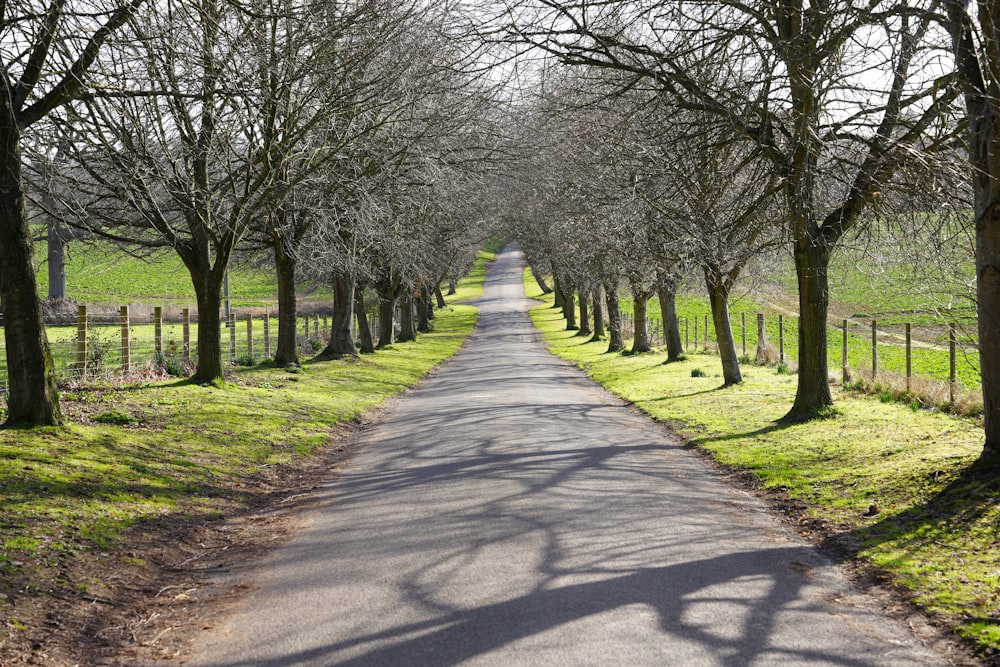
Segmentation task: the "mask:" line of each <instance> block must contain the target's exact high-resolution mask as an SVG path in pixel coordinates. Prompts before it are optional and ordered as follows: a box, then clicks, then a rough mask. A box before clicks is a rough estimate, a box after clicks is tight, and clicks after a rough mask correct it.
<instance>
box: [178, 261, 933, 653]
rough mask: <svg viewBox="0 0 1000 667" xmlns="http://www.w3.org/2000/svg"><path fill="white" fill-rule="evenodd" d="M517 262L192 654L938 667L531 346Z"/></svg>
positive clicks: (810, 559) (711, 480) (675, 451)
mask: <svg viewBox="0 0 1000 667" xmlns="http://www.w3.org/2000/svg"><path fill="white" fill-rule="evenodd" d="M522 266H523V257H522V255H521V254H520V253H519V252H518V251H516V250H511V249H507V250H505V251H504V252H502V253H501V254H500V255H499V256H498V258H497V260H496V262H495V263H494V264H493V265H492V266H491V268H490V272H489V274H488V279H487V283H486V291H485V296H484V297H483V299H482V300H481V301H480V302H479V304H478V305H479V306H480V308H481V315H480V320H479V324H478V327H477V330H476V332H475V333H474V334H473V336H472V338H471V339H470V341H469V342H468V344H467V345H466V347H465V348H464V349H463V350H462V351H461V352H460V353H459V354H458V355H457V356H456V357H455V358H454V359H453V360H452V361H450V362H449V363H447V364H446V365H445V366H443V367H441V368H440V369H438V370H437V371H436V372H435V373H433V374H432V376H431V377H430V378H429V379H428V380H427V381H426V382H425V383H424V384H423V385H421V386H420V387H419V388H418V389H417V390H416V391H414V392H413V393H412V394H410V395H408V396H407V397H406V398H404V399H402V400H401V401H400V402H399V403H398V405H397V406H395V407H394V408H393V409H392V410H391V411H390V412H389V414H388V415H387V416H386V417H385V418H384V419H383V420H382V421H381V423H380V424H378V425H377V426H376V427H374V428H372V429H370V430H369V431H367V432H365V433H364V434H362V436H360V437H362V438H363V440H364V446H363V447H362V448H361V449H360V451H359V453H358V455H357V456H356V457H355V458H354V460H353V461H352V462H351V463H350V464H349V465H347V466H346V467H345V468H344V470H343V471H342V472H341V473H339V474H338V475H337V476H336V478H335V479H334V480H332V481H331V482H330V483H329V484H328V485H326V486H324V487H323V488H322V489H321V490H320V491H319V494H318V502H317V503H316V505H315V506H314V508H313V509H310V510H309V511H308V515H307V516H306V517H305V518H304V522H303V528H302V530H301V531H300V532H299V533H297V534H296V535H295V536H294V537H293V538H292V539H291V540H290V541H289V542H288V543H287V544H286V545H284V546H282V547H281V548H279V549H277V550H276V551H275V552H274V553H273V554H271V555H270V556H269V557H267V558H266V559H265V560H264V561H263V562H262V563H261V565H260V566H259V567H258V568H257V569H256V570H255V573H254V575H253V582H252V583H253V584H254V585H255V587H256V590H255V591H254V592H253V593H252V594H250V595H249V596H248V598H247V599H246V600H245V601H244V602H243V603H242V604H241V605H240V606H239V607H238V608H237V609H236V610H235V611H234V612H233V614H232V615H231V617H230V618H228V619H225V620H220V622H219V623H218V624H217V625H216V627H215V628H214V629H211V630H207V631H206V634H205V635H204V636H202V637H200V638H199V639H198V640H197V648H198V650H197V654H196V657H195V658H194V659H193V661H192V663H191V664H195V665H199V666H201V667H223V666H227V667H230V666H235V665H259V666H265V665H267V666H277V665H282V666H286V665H334V664H336V665H456V664H476V665H527V664H536V665H554V664H562V665H584V664H587V665H626V664H627V665H796V664H798V665H806V664H808V665H845V666H847V665H849V666H852V667H853V666H861V665H882V666H885V665H900V666H902V665H940V664H942V663H943V662H944V659H943V657H942V656H940V655H936V654H934V653H932V652H930V651H929V650H927V649H925V648H924V647H922V646H921V645H920V643H919V642H918V641H917V640H916V639H915V638H914V637H913V636H912V635H910V634H909V632H908V631H907V630H905V629H904V628H903V627H902V626H901V625H899V624H898V623H896V622H895V621H893V620H891V619H889V618H887V617H885V616H883V615H882V614H881V613H879V612H878V611H875V610H876V608H877V605H875V604H874V602H873V601H872V600H871V599H869V598H868V597H866V596H865V595H863V594H861V593H858V592H857V591H856V590H854V589H853V588H852V587H851V586H850V585H849V584H848V583H847V581H846V580H845V579H844V577H843V576H842V574H841V573H840V572H839V569H838V568H837V567H836V566H834V565H832V564H830V563H829V562H828V561H827V560H825V559H824V558H823V557H822V556H821V555H820V554H819V553H818V552H817V551H815V550H814V549H813V548H812V547H811V546H809V545H808V544H807V543H806V542H804V541H802V540H800V539H798V538H797V537H795V536H794V535H792V534H791V533H790V532H789V531H788V530H786V528H784V527H783V526H782V525H781V524H780V523H779V522H778V521H776V520H775V519H774V518H773V517H772V516H771V515H770V514H769V513H768V512H767V511H766V509H765V507H764V506H763V505H762V504H761V503H760V502H759V501H757V500H756V499H754V498H753V497H752V496H750V495H749V494H747V493H745V492H743V491H741V490H738V489H734V488H732V487H730V486H728V485H727V484H726V483H725V482H724V480H722V479H721V478H720V476H719V475H718V474H717V473H715V472H713V471H711V470H710V469H709V468H708V467H707V466H706V465H705V463H704V462H703V461H702V460H700V459H699V458H698V457H697V456H695V455H694V454H692V453H691V452H689V451H687V450H686V449H685V448H683V447H682V446H680V445H678V444H677V443H676V442H673V441H672V440H671V439H670V438H668V437H667V436H666V435H665V434H664V433H663V431H662V430H661V429H660V428H659V427H657V426H656V425H654V424H652V423H650V422H649V420H648V419H646V418H645V417H642V416H641V415H638V414H636V413H635V412H634V411H633V410H631V409H629V408H628V407H627V406H624V405H622V403H621V401H619V400H617V399H615V398H613V397H612V396H610V395H609V394H607V393H606V392H604V391H603V390H601V389H599V388H598V387H596V386H595V385H594V384H593V383H591V382H590V381H589V380H588V379H586V378H585V377H584V376H583V375H582V374H581V373H579V372H578V371H577V370H576V369H574V368H572V367H570V366H569V365H567V364H565V363H564V362H562V361H559V360H557V359H556V358H555V357H553V356H552V355H550V354H549V353H548V352H547V351H546V350H545V348H544V346H543V345H542V344H541V342H540V340H539V337H538V334H537V333H536V332H535V330H534V329H533V327H532V325H531V322H530V320H529V318H528V316H527V314H526V311H527V309H528V308H529V307H530V306H531V305H532V302H530V301H529V300H527V299H525V298H524V293H523V288H522V283H521V275H522V273H521V272H522Z"/></svg>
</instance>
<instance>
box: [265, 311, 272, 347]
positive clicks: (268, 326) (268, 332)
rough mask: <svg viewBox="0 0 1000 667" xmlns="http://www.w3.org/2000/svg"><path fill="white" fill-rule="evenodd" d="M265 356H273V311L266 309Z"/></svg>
mask: <svg viewBox="0 0 1000 667" xmlns="http://www.w3.org/2000/svg"><path fill="white" fill-rule="evenodd" d="M264 358H265V359H270V358H271V313H269V312H267V311H266V310H265V311H264Z"/></svg>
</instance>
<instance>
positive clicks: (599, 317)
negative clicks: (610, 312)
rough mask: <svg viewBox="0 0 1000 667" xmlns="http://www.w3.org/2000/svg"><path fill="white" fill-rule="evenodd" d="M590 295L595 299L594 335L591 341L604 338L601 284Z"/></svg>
mask: <svg viewBox="0 0 1000 667" xmlns="http://www.w3.org/2000/svg"><path fill="white" fill-rule="evenodd" d="M590 295H591V296H592V297H593V299H594V300H593V308H592V310H593V311H594V335H593V336H592V337H591V338H590V340H591V342H595V341H599V340H601V339H602V338H604V309H603V308H601V286H600V285H597V286H595V287H594V289H593V290H592V291H591V293H590Z"/></svg>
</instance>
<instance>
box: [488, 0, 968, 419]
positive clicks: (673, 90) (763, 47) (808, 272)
mask: <svg viewBox="0 0 1000 667" xmlns="http://www.w3.org/2000/svg"><path fill="white" fill-rule="evenodd" d="M507 8H508V15H509V16H513V17H515V18H514V19H512V20H511V21H510V22H509V26H510V30H511V34H512V35H513V37H514V38H516V39H519V40H522V41H524V42H526V43H528V44H530V45H532V46H533V47H537V48H540V49H543V50H545V51H546V52H548V53H552V54H555V55H556V56H557V57H559V58H560V59H562V61H563V62H566V63H569V64H573V65H579V66H586V67H598V68H610V69H615V70H618V71H621V72H624V73H626V74H628V75H631V76H632V78H633V80H638V79H642V80H646V81H649V82H651V83H652V84H654V85H656V86H657V87H659V89H660V90H662V91H663V92H664V93H665V94H666V95H669V96H671V97H672V98H673V100H674V102H675V104H676V105H677V106H678V107H680V108H682V109H689V110H692V111H698V112H701V113H707V114H712V115H714V116H716V117H717V118H718V119H719V121H720V122H724V123H726V124H728V125H730V126H731V127H732V128H733V129H734V131H736V132H738V133H740V134H741V135H742V136H743V137H745V138H746V139H747V140H748V141H750V142H752V143H753V144H755V145H756V146H757V147H758V148H759V149H760V151H761V154H762V155H763V156H764V157H765V158H766V159H767V160H768V162H769V163H770V165H771V167H772V169H773V174H774V177H775V178H777V179H780V184H781V194H782V198H783V200H784V207H785V209H786V217H785V223H786V228H787V231H788V235H789V238H790V239H791V245H792V251H793V256H794V260H795V266H796V275H797V279H798V291H799V312H800V327H799V354H800V358H799V364H800V365H799V374H798V386H797V391H796V396H795V401H794V403H793V405H792V407H791V410H790V411H789V413H788V414H787V415H786V417H785V419H786V420H789V421H795V420H801V419H807V418H810V417H812V416H814V415H815V414H817V412H819V411H822V409H823V408H825V407H826V406H829V405H831V404H832V402H833V400H832V397H831V394H830V389H829V377H828V364H827V352H826V327H827V322H826V318H827V310H828V299H829V295H828V280H827V270H828V266H829V261H830V256H831V253H832V252H833V251H834V250H835V249H836V247H837V245H838V244H839V243H840V242H841V240H842V239H843V238H844V237H845V235H847V234H848V233H849V232H851V231H852V230H854V229H855V228H856V227H857V226H858V225H860V224H863V222H864V220H863V218H862V217H861V213H862V211H863V210H864V209H865V208H866V207H867V206H868V205H869V204H870V203H871V202H872V201H873V200H874V199H875V198H876V197H877V196H878V193H879V192H880V191H881V189H882V188H883V187H884V185H885V184H886V183H887V182H888V181H889V180H890V178H891V177H892V175H893V173H894V172H895V171H896V170H897V169H898V168H899V166H900V164H901V163H903V162H904V161H906V160H907V159H913V158H914V156H915V155H916V154H918V153H919V154H925V153H923V151H924V149H927V148H930V147H933V145H934V144H935V143H936V142H938V141H940V140H943V139H944V138H946V137H945V136H935V135H934V131H936V130H937V129H944V130H946V133H945V134H950V128H948V127H947V124H946V123H937V121H938V120H939V119H940V118H942V116H943V115H944V114H945V113H946V112H947V111H948V108H949V105H950V104H951V102H952V101H953V100H954V98H955V95H956V90H955V88H954V86H951V85H948V83H949V79H948V77H947V76H944V75H941V70H940V68H939V67H936V66H935V65H934V63H935V60H934V58H935V57H936V56H938V55H940V53H941V49H942V47H943V45H942V44H940V43H938V42H937V40H938V38H939V35H938V34H937V33H936V32H935V31H934V30H932V29H931V28H932V18H931V16H930V14H920V13H919V12H918V10H919V9H921V7H919V6H911V5H900V4H898V3H869V4H864V5H862V4H859V3H854V2H852V1H850V0H837V1H835V2H829V3H822V4H818V5H817V4H814V3H802V2H799V1H798V0H769V1H767V2H763V3H756V4H746V3H742V2H737V1H729V0H716V1H715V2H711V3H701V2H687V1H686V0H681V1H680V2H676V1H671V2H666V1H662V0H650V1H641V2H634V3H628V4H622V3H575V2H574V3H568V2H567V3H563V2H556V1H548V0H539V1H538V2H531V1H529V0H525V1H523V2H516V3H508V5H507ZM546 26H552V28H548V27H546ZM708 69H712V70H715V72H716V74H717V75H716V76H711V77H709V76H705V74H706V70H708ZM719 84H722V85H719Z"/></svg>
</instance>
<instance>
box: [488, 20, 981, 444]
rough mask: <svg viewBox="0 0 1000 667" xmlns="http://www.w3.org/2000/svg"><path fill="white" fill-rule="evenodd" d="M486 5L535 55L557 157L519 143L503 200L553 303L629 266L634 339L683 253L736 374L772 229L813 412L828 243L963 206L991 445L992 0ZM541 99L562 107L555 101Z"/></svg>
mask: <svg viewBox="0 0 1000 667" xmlns="http://www.w3.org/2000/svg"><path fill="white" fill-rule="evenodd" d="M494 20H495V22H496V26H497V27H496V33H495V34H498V35H501V37H500V38H499V39H500V40H502V41H505V42H506V44H508V45H509V47H510V48H511V49H512V50H518V49H520V53H522V54H525V55H527V54H535V55H537V56H538V58H539V59H540V60H543V61H544V62H545V63H546V64H545V65H544V66H540V67H539V68H538V73H537V78H538V80H539V81H540V82H542V83H541V84H540V85H539V86H537V92H536V97H535V100H534V102H533V103H531V104H530V105H529V106H530V108H531V109H532V111H533V113H534V114H535V117H533V122H534V124H535V127H536V128H537V129H536V132H537V133H538V136H539V137H544V143H543V144H542V145H544V146H546V147H549V146H550V147H551V154H550V157H549V158H548V159H549V160H551V162H549V165H550V168H548V169H543V168H540V167H539V165H538V164H537V162H538V161H539V160H545V159H546V158H545V157H544V155H543V154H542V152H540V151H535V152H534V154H533V155H529V156H526V158H525V164H526V166H525V167H524V168H523V170H522V174H523V177H522V178H521V179H517V178H513V179H512V180H514V181H516V182H517V181H519V182H520V184H521V187H523V188H524V191H525V192H524V193H523V194H521V195H518V196H515V197H514V198H513V199H515V200H516V201H518V202H520V203H521V204H522V205H525V204H526V203H527V202H529V201H531V202H532V204H529V205H528V206H530V207H532V208H533V209H534V215H532V212H530V211H529V212H527V213H525V214H517V215H513V216H511V217H512V219H513V220H514V222H515V226H517V227H519V228H520V236H519V237H518V238H521V239H522V243H523V245H524V247H525V250H526V252H528V254H529V262H530V263H531V264H532V265H535V266H539V267H540V268H542V270H547V271H550V272H551V273H552V274H553V275H554V276H555V281H554V282H555V285H554V288H555V289H556V291H557V300H558V301H559V302H560V303H561V304H566V307H572V301H571V300H572V299H573V298H574V297H573V295H567V294H565V293H560V288H562V291H563V292H566V291H567V290H568V291H573V290H577V291H579V289H580V287H581V286H583V287H584V289H589V285H592V284H597V283H602V282H611V283H613V284H614V285H615V286H619V285H620V286H627V287H628V289H630V290H631V292H632V296H633V300H634V303H635V311H636V321H637V322H636V340H635V341H634V342H633V350H635V351H642V350H643V349H644V348H643V341H642V340H641V333H640V332H641V331H642V330H643V322H642V317H643V315H642V311H643V307H642V304H643V303H644V302H645V301H646V300H647V299H649V298H651V297H652V296H653V295H654V294H657V293H658V292H659V293H663V294H664V296H666V297H668V298H667V299H665V300H664V303H665V305H669V304H668V301H669V294H670V290H671V289H672V288H673V286H674V285H675V284H676V281H677V279H678V277H680V276H685V275H687V276H690V274H691V273H693V272H697V273H698V274H700V276H701V280H702V281H703V285H704V287H705V290H706V295H707V296H708V298H709V301H710V303H711V305H712V313H713V320H714V323H715V327H716V330H717V332H718V335H719V341H720V358H721V362H722V366H723V369H722V370H723V378H724V382H725V384H727V385H728V384H733V383H736V382H739V381H740V377H741V376H740V372H739V366H738V359H737V357H736V354H735V350H734V346H733V345H732V335H731V332H730V325H729V322H728V315H727V314H726V307H725V303H726V299H727V298H728V294H729V293H730V292H731V291H732V290H733V288H734V286H735V284H736V282H737V281H738V279H739V278H740V277H741V274H742V271H743V269H744V268H745V267H746V266H747V265H748V263H749V262H751V261H752V260H753V259H754V258H755V257H759V256H760V255H761V254H763V253H767V252H770V250H771V249H772V248H775V247H781V248H784V249H785V252H788V253H790V255H791V257H792V258H793V259H794V264H795V269H796V275H797V282H798V297H799V309H798V310H799V315H800V326H799V341H798V342H799V355H800V356H799V369H798V376H797V392H796V396H795V399H794V402H793V404H792V405H791V406H790V409H789V412H788V414H787V415H786V416H785V417H784V420H785V421H789V422H794V421H798V420H803V419H809V418H812V417H814V416H816V415H818V414H822V413H823V412H824V410H825V409H826V408H827V407H828V406H830V405H832V396H831V393H830V384H829V383H830V380H829V364H828V359H827V327H828V322H827V320H828V306H829V281H828V270H829V266H830V259H831V257H832V256H833V254H834V253H836V252H837V251H838V249H839V248H840V247H841V246H842V245H843V244H844V243H846V242H851V241H853V240H854V239H856V238H857V237H858V236H862V235H865V234H867V233H869V229H870V228H871V227H872V226H873V225H879V224H895V225H900V224H904V223H901V222H900V221H901V220H905V219H910V220H917V219H918V218H920V217H921V216H923V218H924V222H923V223H920V224H925V225H926V224H927V222H926V219H927V218H928V217H931V218H934V217H937V216H939V215H940V216H941V218H942V219H943V218H944V214H943V213H942V212H943V211H952V212H953V211H958V212H960V213H961V215H964V216H965V218H966V221H965V224H967V225H971V226H972V227H974V229H975V235H976V256H975V261H976V267H977V285H978V292H977V294H976V296H975V299H976V303H977V306H978V314H979V317H978V322H979V332H978V333H979V342H980V355H981V367H982V373H983V393H984V403H985V405H984V409H985V415H986V416H985V426H986V445H985V449H984V454H985V455H992V454H995V453H1000V397H998V396H997V387H998V383H1000V278H998V277H997V276H998V275H1000V274H998V269H997V266H1000V263H998V261H997V253H998V252H1000V235H998V234H1000V232H998V231H997V230H998V229H1000V228H997V227H996V224H997V222H996V221H1000V215H996V211H997V210H1000V209H997V208H996V206H997V201H998V200H997V198H996V193H997V192H1000V189H998V186H997V185H996V183H997V180H996V179H997V177H998V176H1000V171H998V165H1000V162H997V158H996V150H997V146H998V144H997V138H996V126H997V122H998V118H997V114H996V111H997V107H996V100H997V99H1000V88H998V87H997V86H998V85H1000V84H998V79H997V78H996V77H997V76H998V75H1000V58H998V57H997V55H996V54H997V53H998V52H1000V3H995V2H978V3H976V2H973V3H962V2H958V1H955V2H944V3H941V2H934V1H927V2H921V1H918V2H911V3H895V2H878V1H877V0H876V1H873V2H864V3H859V2H853V1H850V0H832V1H829V2H820V3H804V2H801V1H799V0H770V1H768V2H763V3H751V4H747V3H742V2H731V1H729V0H715V1H713V2H708V3H704V2H686V1H685V0H681V1H680V2H678V1H676V0H672V1H671V2H665V1H662V0H637V1H635V2H627V3H617V2H616V3H605V2H597V3H578V2H558V1H555V0H508V1H507V2H506V3H504V5H503V7H502V8H501V9H500V10H498V11H497V12H496V13H495V14H494ZM538 54H544V55H538ZM560 89H563V90H565V91H571V92H561V90H560ZM553 99H556V100H560V101H561V102H562V104H563V105H564V106H565V107H566V108H565V109H555V111H551V110H550V111H547V109H553V108H554V105H553V101H552V100H553ZM526 104H527V103H526ZM556 106H558V105H556ZM963 146H968V148H967V149H965V148H962V147H963ZM962 150H968V151H969V158H970V160H969V161H962V160H957V159H956V154H957V153H958V152H959V151H962ZM567 156H569V157H567ZM565 162H569V163H571V164H572V165H573V168H572V174H570V175H569V177H568V178H562V172H563V171H565V170H566V168H567V167H566V166H565V164H564V163H565ZM969 162H971V167H972V168H971V169H970V168H969V167H970V164H969ZM539 173H543V174H545V177H544V178H542V179H539V178H532V177H531V175H533V174H539ZM581 193H582V195H581ZM581 196H583V197H585V198H586V201H581ZM973 200H974V207H973V205H972V202H973ZM973 208H974V211H970V209H973ZM581 209H582V212H581ZM963 212H967V213H963ZM886 221H894V222H890V223H886ZM941 224H942V225H943V224H945V223H944V222H942V223H941ZM949 224H951V223H949ZM903 233H906V232H905V231H904V232H903ZM595 240H599V242H595ZM579 293H580V294H581V295H582V294H583V292H582V291H580V292H579ZM608 296H609V297H610V296H613V295H612V294H610V293H609V294H608ZM608 301H609V303H608V310H609V312H611V311H613V310H614V308H615V305H614V303H612V302H611V301H612V299H610V298H609V299H608ZM668 310H669V309H667V308H665V309H664V311H665V312H667V311H668ZM612 319H613V316H612ZM665 319H667V320H669V319H671V318H670V317H669V316H668V317H666V318H665ZM668 324H669V323H668ZM570 326H574V327H575V326H576V323H575V322H574V321H570ZM668 340H669V339H668ZM612 347H614V345H612Z"/></svg>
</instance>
